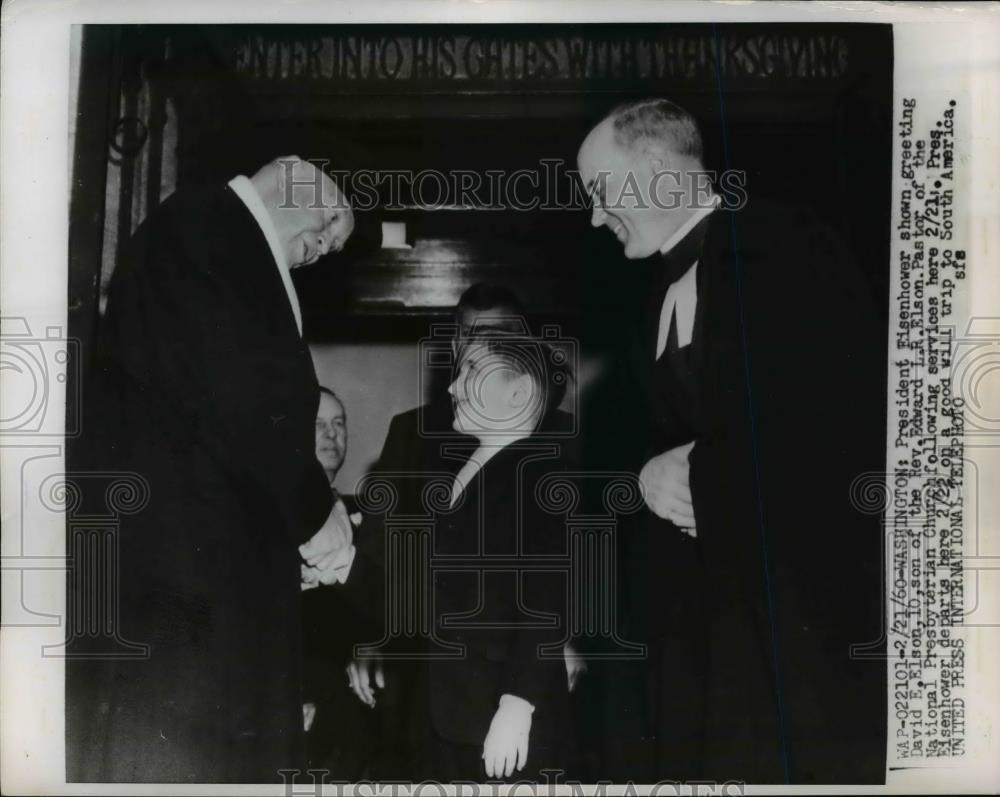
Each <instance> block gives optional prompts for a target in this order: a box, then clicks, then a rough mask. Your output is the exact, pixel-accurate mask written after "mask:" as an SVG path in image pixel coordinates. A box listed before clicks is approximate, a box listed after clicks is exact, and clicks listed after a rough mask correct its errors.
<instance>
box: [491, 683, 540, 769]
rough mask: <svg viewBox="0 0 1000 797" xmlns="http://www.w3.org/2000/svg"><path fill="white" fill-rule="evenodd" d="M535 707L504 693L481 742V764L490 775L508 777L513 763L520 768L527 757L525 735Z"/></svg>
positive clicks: (529, 731) (529, 727)
mask: <svg viewBox="0 0 1000 797" xmlns="http://www.w3.org/2000/svg"><path fill="white" fill-rule="evenodd" d="M534 710H535V707H534V706H533V705H531V703H529V702H528V701H527V700H524V699H523V698H520V697H517V696H516V695H504V696H503V697H501V698H500V706H499V707H498V708H497V710H496V713H495V714H494V715H493V721H492V722H491V723H490V730H489V732H488V733H487V734H486V741H485V742H483V764H484V766H485V767H486V776H487V777H490V778H500V777H504V778H507V777H510V774H511V773H512V772H513V771H514V767H515V766H516V767H517V769H518V771H520V770H522V769H524V765H525V763H527V761H528V735H529V734H530V733H531V714H532V712H534Z"/></svg>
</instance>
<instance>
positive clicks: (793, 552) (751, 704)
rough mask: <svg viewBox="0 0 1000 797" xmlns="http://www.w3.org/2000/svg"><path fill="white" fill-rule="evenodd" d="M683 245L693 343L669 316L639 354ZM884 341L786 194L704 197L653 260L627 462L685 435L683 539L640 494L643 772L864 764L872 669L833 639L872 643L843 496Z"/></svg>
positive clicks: (859, 552) (863, 525)
mask: <svg viewBox="0 0 1000 797" xmlns="http://www.w3.org/2000/svg"><path fill="white" fill-rule="evenodd" d="M695 260H697V261H698V267H697V310H696V313H695V319H694V331H693V338H692V341H691V343H690V345H688V346H684V347H679V346H678V345H677V331H676V327H674V328H673V329H672V330H671V333H670V336H669V340H668V345H667V350H666V351H665V352H664V353H663V356H662V357H661V358H660V359H659V360H656V351H655V346H656V339H657V327H658V322H659V315H660V307H661V305H662V302H663V299H664V296H665V293H666V290H667V287H668V286H669V284H670V283H671V282H672V281H674V280H676V279H677V278H679V277H680V276H681V275H682V274H683V273H684V272H685V270H686V269H687V268H688V267H689V266H690V265H691V264H692V263H693V262H694V261H695ZM882 340H883V339H882V335H881V334H880V333H879V331H878V326H877V323H876V322H875V313H874V311H873V309H872V305H871V302H870V300H869V299H868V298H867V292H866V288H865V286H864V284H863V281H862V280H861V278H860V276H859V274H858V273H857V272H856V270H855V269H854V267H853V265H852V262H851V258H850V257H849V255H848V254H847V252H846V251H845V249H844V247H843V246H842V245H841V244H840V243H839V242H838V241H837V239H836V238H835V237H834V236H833V235H831V234H830V233H829V231H827V230H826V229H825V228H824V227H823V226H822V225H821V224H820V223H819V222H818V221H817V219H816V218H815V217H813V216H812V215H810V214H808V213H806V212H804V211H801V210H789V209H785V208H781V207H778V206H770V205H765V206H760V205H757V206H755V205H753V204H751V205H750V206H749V207H747V208H745V209H743V210H741V211H739V212H735V213H734V212H729V211H724V210H716V211H715V212H713V213H712V214H711V215H709V216H708V217H707V219H705V220H703V221H702V222H701V223H700V224H699V225H698V226H697V227H696V228H695V229H694V230H693V231H692V232H691V233H689V235H688V236H687V237H686V238H685V239H684V240H683V241H682V242H681V243H679V244H678V245H677V246H676V247H675V248H674V249H673V250H672V251H671V252H670V253H669V254H668V255H667V256H666V257H665V258H664V262H663V263H662V265H661V266H660V267H659V268H658V269H656V278H655V279H654V282H653V284H652V285H651V287H650V290H649V293H648V313H647V314H646V316H645V320H644V321H643V323H641V324H640V325H639V327H638V328H637V331H636V337H635V342H634V345H633V346H632V348H631V351H630V356H631V369H630V371H631V379H632V381H631V382H629V383H623V384H627V391H628V392H629V393H630V394H631V398H633V399H634V398H638V399H640V400H641V402H642V403H643V404H644V409H643V410H642V411H641V412H640V413H638V414H637V416H636V417H644V418H646V419H647V425H646V427H645V429H644V430H643V431H641V432H640V431H638V430H632V431H631V432H629V435H630V436H632V438H633V439H634V440H641V441H642V442H643V443H644V444H645V445H644V450H636V451H634V452H633V454H635V455H637V456H636V457H635V459H634V460H633V461H634V466H633V467H635V468H636V469H638V468H639V467H641V465H642V462H644V461H645V460H646V459H647V458H648V457H649V456H651V455H653V454H657V453H660V452H662V451H665V450H667V449H670V448H673V447H675V446H678V445H681V444H683V443H686V442H690V441H692V440H693V441H695V445H694V448H693V450H692V452H691V456H690V465H691V471H690V485H691V493H692V499H693V504H694V514H695V518H696V522H697V538H696V539H691V538H689V537H688V536H686V535H684V534H683V533H681V532H680V531H678V530H677V529H676V528H675V527H673V526H672V524H670V523H669V522H667V521H663V520H660V519H659V518H656V517H655V516H653V515H652V513H650V512H648V511H647V512H646V513H645V515H644V517H643V519H642V521H641V523H640V525H639V527H638V528H637V529H636V530H634V532H633V537H632V539H631V551H630V553H629V555H628V558H627V559H626V562H625V565H624V570H625V573H627V574H629V575H630V576H631V584H632V586H633V587H634V588H635V589H633V591H632V595H631V602H630V604H629V608H628V612H627V614H628V618H627V619H628V620H629V622H630V624H631V628H632V629H635V630H638V631H639V633H642V634H644V636H645V638H646V640H647V641H648V642H649V643H650V660H649V662H648V663H647V667H646V669H647V672H646V676H647V677H646V691H645V693H644V694H643V695H642V696H641V698H640V700H639V701H638V702H639V704H640V705H644V706H645V709H646V710H647V712H648V713H647V720H646V722H647V724H646V725H645V736H646V741H648V742H650V743H651V745H652V746H651V748H650V749H649V752H650V753H651V758H650V759H649V760H648V762H647V763H648V764H649V766H650V776H651V777H655V778H672V777H681V778H683V777H692V776H697V775H702V776H704V777H708V778H712V779H716V780H720V781H721V780H723V779H730V778H731V779H737V780H744V781H746V782H752V783H782V782H785V781H786V780H787V781H790V782H798V783H803V782H817V783H836V782H864V783H872V782H882V781H883V779H884V747H885V664H884V661H880V660H879V659H878V658H877V657H876V658H869V659H860V658H857V657H852V655H851V650H850V649H851V645H852V644H860V645H863V644H864V643H871V642H875V641H876V640H878V638H879V632H880V628H881V626H880V617H881V608H882V603H881V584H882V581H881V577H880V566H881V562H880V554H881V550H882V539H881V535H880V526H879V523H878V519H877V518H873V517H866V516H864V515H862V514H861V513H859V512H858V511H856V510H855V509H854V508H853V507H852V505H851V502H850V497H849V490H850V485H851V482H852V479H853V478H854V477H855V476H857V475H859V474H861V473H864V472H869V471H880V470H882V469H883V468H884V445H885V432H884V415H883V414H884V401H885V382H884V374H883V368H884V365H883V363H882V360H883V359H884V350H883V347H882ZM636 576H641V577H639V578H636ZM869 653H870V654H871V651H869Z"/></svg>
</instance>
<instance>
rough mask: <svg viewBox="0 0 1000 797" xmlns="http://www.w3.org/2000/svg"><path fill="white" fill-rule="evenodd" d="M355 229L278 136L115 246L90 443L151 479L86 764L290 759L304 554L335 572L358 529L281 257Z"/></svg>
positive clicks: (248, 767)
mask: <svg viewBox="0 0 1000 797" xmlns="http://www.w3.org/2000/svg"><path fill="white" fill-rule="evenodd" d="M353 229H354V215H353V212H352V210H351V207H350V204H349V202H348V201H347V200H346V198H345V195H344V194H343V193H342V191H341V190H340V189H339V187H338V186H337V184H336V183H335V182H334V181H333V180H332V179H331V178H330V177H329V176H328V175H327V174H325V173H324V172H323V171H321V170H320V169H319V168H317V167H316V166H314V165H313V164H311V163H309V162H307V161H304V160H302V159H301V158H298V157H295V156H289V157H285V158H279V159H277V160H275V161H273V162H271V163H268V164H266V165H265V166H264V167H262V168H261V169H260V170H259V171H257V172H256V173H255V174H253V175H252V176H237V177H235V178H233V179H232V180H230V181H229V182H228V183H227V184H220V185H217V186H214V187H210V188H207V189H205V188H201V189H198V190H194V191H189V190H181V191H178V192H177V193H176V194H174V195H173V196H171V197H170V198H168V199H167V200H166V201H165V202H164V203H163V204H162V205H161V206H160V207H158V208H157V209H156V210H155V211H154V212H153V213H152V214H151V216H150V217H149V218H148V219H147V220H146V221H145V222H144V223H143V225H142V226H141V227H140V228H139V230H138V232H137V233H136V235H135V237H134V239H133V240H132V241H131V242H130V246H129V249H128V253H127V256H126V257H125V258H124V260H123V262H122V263H120V264H119V266H118V269H117V271H116V273H115V275H114V277H113V280H112V283H111V286H110V292H109V301H108V308H107V314H106V317H105V319H104V323H103V326H102V329H101V344H100V351H99V363H100V369H99V371H100V376H101V378H100V383H101V384H100V391H99V392H96V393H94V394H93V395H94V396H95V397H97V403H95V405H94V408H95V411H94V413H93V414H94V415H95V416H96V420H97V422H98V424H99V428H100V435H99V441H98V444H97V446H96V451H95V459H94V461H95V463H96V464H97V465H98V466H100V467H103V468H107V469H109V470H115V471H123V470H124V471H132V472H135V473H137V474H139V475H140V476H142V477H143V478H144V479H146V480H147V482H148V483H149V492H150V501H149V505H148V506H147V507H146V508H144V509H143V510H142V511H141V512H139V513H137V514H135V515H133V516H129V517H126V518H124V520H123V522H122V524H121V528H120V536H119V574H120V595H121V608H120V625H119V630H120V633H121V635H122V636H123V637H124V638H126V639H128V640H130V641H132V642H136V643H140V644H144V645H148V646H149V647H148V656H147V657H146V658H143V659H138V660H120V661H116V662H110V663H108V664H107V665H106V666H103V667H99V668H96V669H98V670H99V673H98V674H97V676H96V680H95V689H96V696H97V701H96V704H95V706H94V709H95V710H94V712H93V722H94V723H95V724H90V723H89V721H86V715H84V717H85V721H84V722H83V723H82V726H83V727H82V728H81V727H80V726H79V725H78V726H77V728H76V730H77V732H78V734H79V736H80V738H78V739H76V740H75V742H76V744H77V745H78V746H77V747H75V748H73V750H74V751H75V752H76V753H77V754H78V755H79V758H80V761H79V762H78V764H79V770H78V774H79V775H80V776H81V777H80V779H83V780H89V779H97V780H104V781H151V782H220V781H227V782H275V781H279V780H280V779H281V775H280V773H279V769H281V768H286V767H294V766H297V765H298V763H299V762H300V754H301V751H302V746H303V740H302V697H301V690H302V686H301V674H300V673H301V670H302V652H301V647H302V643H301V597H300V594H301V593H300V590H301V586H302V585H301V582H300V578H301V572H302V569H303V568H307V567H315V568H317V569H318V570H320V571H322V572H326V573H328V576H327V577H328V579H329V580H335V576H333V575H329V574H333V573H335V572H336V569H337V567H338V566H343V563H344V559H345V557H347V555H348V552H349V551H350V550H351V547H352V545H351V544H352V539H351V530H350V528H351V527H350V523H349V521H348V520H347V515H346V511H345V510H344V507H343V504H342V503H340V502H339V501H335V498H334V497H333V496H331V492H330V487H329V484H328V482H327V479H326V476H325V474H324V471H323V467H322V466H321V464H320V463H319V462H318V461H317V459H316V454H315V449H314V426H315V420H316V411H317V406H318V403H319V386H318V384H317V381H316V375H315V373H314V371H313V364H312V360H311V357H310V354H309V349H308V347H307V345H306V342H305V341H304V340H303V339H302V317H301V312H300V309H299V303H298V298H297V296H296V294H295V289H294V288H293V286H292V282H291V279H290V271H291V270H292V269H294V268H298V267H300V266H303V265H306V264H310V263H313V262H315V261H316V260H318V259H319V258H321V257H323V256H324V255H327V254H328V253H331V252H337V251H339V250H340V249H341V248H342V247H343V246H344V244H345V242H346V241H347V239H348V237H349V236H350V235H351V233H352V231H353ZM72 754H73V751H71V755H72Z"/></svg>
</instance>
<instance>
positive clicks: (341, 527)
mask: <svg viewBox="0 0 1000 797" xmlns="http://www.w3.org/2000/svg"><path fill="white" fill-rule="evenodd" d="M360 522H361V515H360V514H355V515H351V516H348V514H347V508H346V507H345V506H344V502H343V501H342V500H341V499H340V498H338V499H337V503H335V504H334V505H333V509H332V510H331V511H330V515H329V517H328V518H327V519H326V522H325V523H324V524H323V527H322V528H321V529H320V530H319V531H317V532H316V533H315V534H314V535H313V536H312V538H311V539H310V540H309V541H308V542H306V543H303V544H302V545H300V546H299V553H300V554H301V556H302V559H303V562H302V589H303V590H307V589H313V588H315V587H318V586H319V585H320V584H343V583H345V582H346V581H347V577H348V576H349V575H350V572H351V565H352V564H353V563H354V555H355V553H356V551H355V548H354V526H356V525H358V524H359V523H360Z"/></svg>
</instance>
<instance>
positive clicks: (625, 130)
mask: <svg viewBox="0 0 1000 797" xmlns="http://www.w3.org/2000/svg"><path fill="white" fill-rule="evenodd" d="M605 119H611V120H612V126H613V128H614V131H615V143H616V144H617V145H618V146H620V147H622V148H623V149H626V150H630V151H631V150H633V149H634V148H635V147H636V145H637V144H638V143H640V142H642V141H647V140H653V141H659V142H660V143H662V144H664V145H665V146H666V147H667V148H668V149H669V150H670V151H671V152H674V153H677V154H678V155H685V156H687V157H690V158H696V159H697V160H699V161H700V160H701V159H702V142H701V131H700V130H699V129H698V123H697V122H696V121H695V118H694V117H693V116H692V115H691V114H689V113H688V112H687V111H685V110H684V109H683V108H681V107H680V106H679V105H675V104H674V103H672V102H670V100H664V99H659V98H651V99H644V100H632V101H630V102H626V103H622V104H621V105H619V106H618V107H617V108H615V109H614V110H612V111H611V113H609V114H608V115H607V116H606V117H605Z"/></svg>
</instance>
